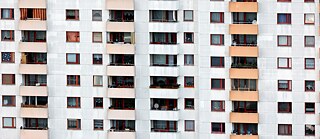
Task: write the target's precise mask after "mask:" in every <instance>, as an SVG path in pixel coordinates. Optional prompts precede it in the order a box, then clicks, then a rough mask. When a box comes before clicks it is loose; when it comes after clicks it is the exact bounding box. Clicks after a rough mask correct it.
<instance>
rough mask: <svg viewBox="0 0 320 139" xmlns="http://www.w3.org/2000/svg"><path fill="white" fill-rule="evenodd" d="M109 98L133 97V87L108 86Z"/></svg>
mask: <svg viewBox="0 0 320 139" xmlns="http://www.w3.org/2000/svg"><path fill="white" fill-rule="evenodd" d="M107 94H108V97H109V98H135V90H134V88H108V91H107Z"/></svg>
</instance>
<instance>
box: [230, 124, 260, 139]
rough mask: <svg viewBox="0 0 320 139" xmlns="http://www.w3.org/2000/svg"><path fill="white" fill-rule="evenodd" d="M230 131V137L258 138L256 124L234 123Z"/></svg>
mask: <svg viewBox="0 0 320 139" xmlns="http://www.w3.org/2000/svg"><path fill="white" fill-rule="evenodd" d="M232 129H233V130H232V133H231V135H234V136H238V137H248V138H250V137H251V136H256V137H258V124H256V123H234V124H232ZM239 135H240V136H239ZM245 139H247V138H245Z"/></svg>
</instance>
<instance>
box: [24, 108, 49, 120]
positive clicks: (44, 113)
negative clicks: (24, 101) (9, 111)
mask: <svg viewBox="0 0 320 139" xmlns="http://www.w3.org/2000/svg"><path fill="white" fill-rule="evenodd" d="M20 116H21V117H27V118H48V108H28V107H21V109H20Z"/></svg>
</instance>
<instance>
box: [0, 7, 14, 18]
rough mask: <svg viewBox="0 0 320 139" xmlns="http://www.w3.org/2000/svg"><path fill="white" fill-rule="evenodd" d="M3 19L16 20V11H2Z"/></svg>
mask: <svg viewBox="0 0 320 139" xmlns="http://www.w3.org/2000/svg"><path fill="white" fill-rule="evenodd" d="M1 19H14V10H13V9H1Z"/></svg>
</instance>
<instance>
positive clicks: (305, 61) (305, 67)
mask: <svg viewBox="0 0 320 139" xmlns="http://www.w3.org/2000/svg"><path fill="white" fill-rule="evenodd" d="M308 59H309V60H311V59H312V60H313V68H307V60H308ZM315 62H316V61H315V58H304V69H307V70H314V69H315V66H316V65H315V64H316V63H315Z"/></svg>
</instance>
